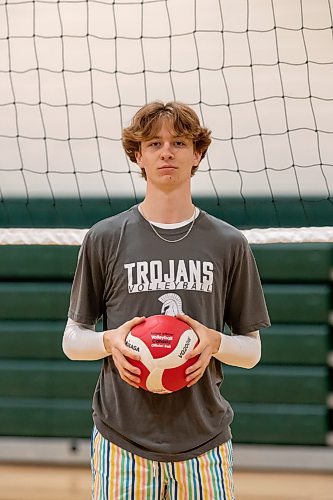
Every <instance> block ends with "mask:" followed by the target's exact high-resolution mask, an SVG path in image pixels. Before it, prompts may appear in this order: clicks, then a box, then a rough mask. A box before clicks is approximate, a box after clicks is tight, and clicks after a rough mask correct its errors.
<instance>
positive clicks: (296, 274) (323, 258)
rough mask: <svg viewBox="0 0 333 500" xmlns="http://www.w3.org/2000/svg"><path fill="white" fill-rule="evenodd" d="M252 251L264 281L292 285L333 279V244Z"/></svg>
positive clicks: (289, 245) (260, 247)
mask: <svg viewBox="0 0 333 500" xmlns="http://www.w3.org/2000/svg"><path fill="white" fill-rule="evenodd" d="M332 221H333V216H332ZM252 251H253V254H254V256H255V259H256V262H257V265H258V269H259V272H260V276H261V279H262V281H276V282H290V283H291V282H300V281H301V282H320V281H329V280H330V279H331V273H332V268H333V244H332V243H301V244H299V243H293V244H292V243H275V244H269V245H252Z"/></svg>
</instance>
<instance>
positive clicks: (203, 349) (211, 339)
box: [177, 314, 221, 387]
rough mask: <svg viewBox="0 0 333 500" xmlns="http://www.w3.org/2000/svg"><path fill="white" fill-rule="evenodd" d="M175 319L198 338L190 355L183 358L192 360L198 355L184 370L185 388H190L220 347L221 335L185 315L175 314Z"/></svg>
mask: <svg viewBox="0 0 333 500" xmlns="http://www.w3.org/2000/svg"><path fill="white" fill-rule="evenodd" d="M177 318H179V319H181V320H182V321H185V323H187V324H188V325H189V326H190V327H191V328H192V330H194V331H195V333H196V334H197V336H198V338H199V344H198V345H197V346H196V347H195V348H194V349H193V351H192V352H191V353H190V354H187V355H186V356H185V358H186V359H191V358H194V357H195V356H198V355H199V359H198V360H197V361H196V362H195V363H193V365H191V366H189V367H188V368H187V370H186V372H185V373H186V375H187V377H186V382H187V387H191V385H194V384H196V383H197V382H198V380H199V379H200V378H201V377H202V375H203V374H204V371H205V369H206V368H207V366H208V364H209V362H210V360H211V357H212V356H213V354H215V353H216V352H217V351H218V349H219V346H220V342H221V335H220V334H219V332H217V331H216V330H213V329H212V328H207V326H205V325H203V324H202V323H200V322H199V321H196V320H195V319H193V318H191V317H190V316H187V315H186V314H177Z"/></svg>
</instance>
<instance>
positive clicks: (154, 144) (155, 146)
mask: <svg viewBox="0 0 333 500" xmlns="http://www.w3.org/2000/svg"><path fill="white" fill-rule="evenodd" d="M160 145H161V143H160V142H159V141H152V142H150V143H149V144H148V147H150V148H158V147H159V146H160Z"/></svg>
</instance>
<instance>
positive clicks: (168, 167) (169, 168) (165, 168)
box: [158, 163, 177, 170]
mask: <svg viewBox="0 0 333 500" xmlns="http://www.w3.org/2000/svg"><path fill="white" fill-rule="evenodd" d="M176 169H177V167H175V166H174V165H170V164H168V163H166V164H165V165H161V166H160V167H158V170H176Z"/></svg>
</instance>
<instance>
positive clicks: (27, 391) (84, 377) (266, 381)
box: [0, 360, 328, 404]
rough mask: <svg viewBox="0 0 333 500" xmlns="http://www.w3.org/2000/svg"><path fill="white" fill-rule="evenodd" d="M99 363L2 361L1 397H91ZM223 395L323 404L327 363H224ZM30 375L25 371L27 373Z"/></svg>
mask: <svg viewBox="0 0 333 500" xmlns="http://www.w3.org/2000/svg"><path fill="white" fill-rule="evenodd" d="M99 370H100V363H99V362H94V363H93V362H78V361H76V362H70V361H53V362H48V361H41V360H37V361H33V360H29V361H25V360H24V361H22V360H18V361H6V360H0V397H16V398H23V397H29V398H46V399H49V398H51V399H52V398H59V399H66V398H76V399H78V398H83V399H85V398H92V395H93V390H94V388H95V385H96V381H97V378H98V374H99ZM224 371H225V381H224V383H223V384H222V386H221V393H222V395H223V396H224V397H225V398H226V399H228V400H229V401H231V402H237V403H238V402H246V403H255V402H258V403H291V404H325V403H326V397H327V393H328V369H327V368H326V367H272V366H258V367H256V368H254V369H252V370H249V371H246V372H244V369H241V368H234V367H227V366H226V367H225V368H224ZM27 375H28V376H27Z"/></svg>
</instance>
